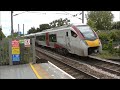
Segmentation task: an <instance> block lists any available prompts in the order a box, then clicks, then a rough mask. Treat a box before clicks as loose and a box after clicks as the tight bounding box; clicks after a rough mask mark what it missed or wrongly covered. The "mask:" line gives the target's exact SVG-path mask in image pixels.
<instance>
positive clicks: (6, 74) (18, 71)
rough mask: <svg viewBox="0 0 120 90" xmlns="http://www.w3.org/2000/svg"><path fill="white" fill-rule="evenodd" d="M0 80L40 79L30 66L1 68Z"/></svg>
mask: <svg viewBox="0 0 120 90" xmlns="http://www.w3.org/2000/svg"><path fill="white" fill-rule="evenodd" d="M0 79H38V78H37V77H36V75H35V74H34V72H33V70H32V69H31V67H30V65H29V64H23V65H13V66H0Z"/></svg>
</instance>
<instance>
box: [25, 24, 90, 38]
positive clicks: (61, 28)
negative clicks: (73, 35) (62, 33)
mask: <svg viewBox="0 0 120 90" xmlns="http://www.w3.org/2000/svg"><path fill="white" fill-rule="evenodd" d="M71 26H88V25H86V24H79V23H74V24H69V25H64V26H61V27H56V28H50V29H46V30H43V31H42V32H37V33H32V34H28V35H25V37H27V36H34V35H39V34H42V33H46V32H52V31H58V30H63V28H70V27H71Z"/></svg>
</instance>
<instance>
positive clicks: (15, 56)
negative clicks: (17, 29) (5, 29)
mask: <svg viewBox="0 0 120 90" xmlns="http://www.w3.org/2000/svg"><path fill="white" fill-rule="evenodd" d="M12 61H20V46H19V40H13V41H12Z"/></svg>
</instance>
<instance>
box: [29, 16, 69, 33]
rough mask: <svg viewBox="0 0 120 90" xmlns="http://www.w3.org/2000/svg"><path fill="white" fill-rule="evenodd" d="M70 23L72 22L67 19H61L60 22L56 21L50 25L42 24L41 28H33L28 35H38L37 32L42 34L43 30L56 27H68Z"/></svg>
mask: <svg viewBox="0 0 120 90" xmlns="http://www.w3.org/2000/svg"><path fill="white" fill-rule="evenodd" d="M69 22H70V20H68V19H67V18H65V19H62V18H60V19H58V20H54V21H52V22H50V23H49V24H41V25H39V28H36V29H35V27H31V29H29V30H28V32H27V33H28V34H30V33H36V32H41V31H43V30H46V29H50V28H54V27H60V26H63V25H68V24H69Z"/></svg>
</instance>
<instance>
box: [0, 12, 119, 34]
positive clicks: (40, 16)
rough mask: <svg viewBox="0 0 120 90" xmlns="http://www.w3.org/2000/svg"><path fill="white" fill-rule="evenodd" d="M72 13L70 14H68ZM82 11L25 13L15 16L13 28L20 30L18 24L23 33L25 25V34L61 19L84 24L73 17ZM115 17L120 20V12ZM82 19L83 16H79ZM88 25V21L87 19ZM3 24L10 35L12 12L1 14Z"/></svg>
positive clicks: (6, 32)
mask: <svg viewBox="0 0 120 90" xmlns="http://www.w3.org/2000/svg"><path fill="white" fill-rule="evenodd" d="M21 12H24V11H14V13H13V15H15V14H19V13H21ZM68 13H70V14H68ZM79 13H81V11H30V12H25V13H22V14H19V15H16V16H13V28H14V30H15V31H17V30H18V24H19V28H20V31H21V32H22V31H23V24H24V30H25V34H26V33H27V31H28V30H29V29H30V28H31V27H35V28H37V27H39V25H40V24H44V23H50V22H52V21H53V20H56V19H59V18H63V19H64V18H68V19H70V21H71V23H82V21H81V20H80V19H78V18H75V17H72V15H74V14H79ZM112 13H113V14H114V15H115V18H114V20H118V18H119V12H112ZM77 17H79V18H81V16H80V15H79V16H77ZM85 23H86V19H85ZM1 24H2V29H3V32H4V33H5V35H10V30H11V12H10V11H2V12H1Z"/></svg>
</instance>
